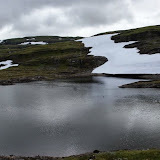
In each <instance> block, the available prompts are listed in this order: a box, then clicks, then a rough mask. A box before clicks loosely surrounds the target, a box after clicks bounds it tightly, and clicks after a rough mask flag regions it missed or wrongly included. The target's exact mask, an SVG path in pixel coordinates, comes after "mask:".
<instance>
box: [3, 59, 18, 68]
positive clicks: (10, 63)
mask: <svg viewBox="0 0 160 160" xmlns="http://www.w3.org/2000/svg"><path fill="white" fill-rule="evenodd" d="M12 62H13V61H11V60H7V61H2V62H0V65H4V66H2V67H0V70H3V69H7V68H9V67H17V66H18V64H12Z"/></svg>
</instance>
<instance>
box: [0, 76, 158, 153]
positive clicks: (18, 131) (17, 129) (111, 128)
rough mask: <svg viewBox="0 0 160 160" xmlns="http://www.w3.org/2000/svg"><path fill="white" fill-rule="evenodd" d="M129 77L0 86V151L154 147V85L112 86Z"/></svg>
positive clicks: (47, 151)
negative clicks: (122, 87) (151, 87)
mask: <svg viewBox="0 0 160 160" xmlns="http://www.w3.org/2000/svg"><path fill="white" fill-rule="evenodd" d="M134 81H135V80H130V79H120V78H105V77H95V78H93V81H92V82H88V83H87V82H86V83H81V82H79V81H78V82H72V81H70V82H69V81H55V82H34V83H26V84H17V85H13V86H0V154H1V155H2V154H3V155H9V154H14V155H30V156H34V155H48V156H49V155H50V156H69V155H75V154H81V153H85V152H91V151H93V150H95V149H98V150H101V151H111V150H119V149H148V148H153V147H154V148H160V99H159V97H160V90H158V89H120V88H118V86H119V85H122V84H125V83H130V82H134Z"/></svg>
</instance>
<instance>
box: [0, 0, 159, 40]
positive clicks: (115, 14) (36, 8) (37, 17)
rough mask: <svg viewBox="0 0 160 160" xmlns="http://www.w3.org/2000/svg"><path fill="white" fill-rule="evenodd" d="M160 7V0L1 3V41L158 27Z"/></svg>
mask: <svg viewBox="0 0 160 160" xmlns="http://www.w3.org/2000/svg"><path fill="white" fill-rule="evenodd" d="M159 7H160V0H152V1H151V0H0V39H6V38H13V37H23V36H33V35H60V36H91V35H94V34H97V33H100V32H106V31H112V30H119V29H129V28H135V27H141V26H148V25H158V24H160V23H159V21H160V10H159Z"/></svg>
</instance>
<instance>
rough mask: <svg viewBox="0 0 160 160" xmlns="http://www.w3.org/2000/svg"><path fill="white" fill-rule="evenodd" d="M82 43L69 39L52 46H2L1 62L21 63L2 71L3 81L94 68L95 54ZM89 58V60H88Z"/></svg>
mask: <svg viewBox="0 0 160 160" xmlns="http://www.w3.org/2000/svg"><path fill="white" fill-rule="evenodd" d="M88 53H89V49H88V48H85V47H84V44H83V43H82V42H77V41H65V42H57V43H52V44H48V45H27V46H19V45H0V61H4V60H13V63H16V64H19V66H18V67H12V68H9V69H6V70H0V80H9V79H11V78H12V79H16V78H25V77H34V76H43V77H46V78H47V79H54V78H56V77H62V78H63V77H65V76H66V75H74V74H75V75H77V74H81V73H84V72H88V71H90V72H91V71H92V70H93V68H94V67H95V66H94V64H93V63H92V64H91V62H92V60H93V59H94V57H93V56H88V55H87V54H88ZM86 60H87V62H86Z"/></svg>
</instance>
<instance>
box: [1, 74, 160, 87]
mask: <svg viewBox="0 0 160 160" xmlns="http://www.w3.org/2000/svg"><path fill="white" fill-rule="evenodd" d="M92 77H115V78H129V79H143V80H148V81H147V82H150V81H153V80H154V81H155V80H160V74H107V73H84V74H77V75H55V76H54V77H53V78H47V77H43V76H33V77H25V78H13V79H12V78H11V79H9V80H0V85H2V86H7V85H15V84H18V83H29V82H36V81H54V80H64V79H65V80H68V79H76V78H92ZM145 82H146V81H145ZM126 85H128V84H126Z"/></svg>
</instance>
